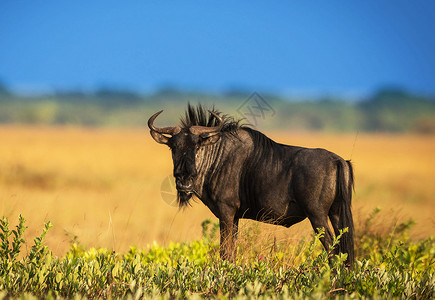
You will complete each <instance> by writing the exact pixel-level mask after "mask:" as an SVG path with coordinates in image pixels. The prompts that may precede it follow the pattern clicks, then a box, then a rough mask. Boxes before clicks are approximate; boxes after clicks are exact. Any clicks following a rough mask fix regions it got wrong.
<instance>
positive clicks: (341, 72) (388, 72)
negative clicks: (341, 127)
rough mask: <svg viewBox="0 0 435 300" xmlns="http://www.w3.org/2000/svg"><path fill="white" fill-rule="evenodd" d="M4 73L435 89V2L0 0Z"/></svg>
mask: <svg viewBox="0 0 435 300" xmlns="http://www.w3.org/2000/svg"><path fill="white" fill-rule="evenodd" d="M0 81H2V82H4V83H5V84H7V85H8V86H10V87H12V88H14V89H16V90H20V91H25V92H29V91H30V92H31V91H46V90H52V89H74V88H78V89H84V90H93V89H96V88H98V87H101V86H108V85H112V86H115V87H118V88H128V89H136V90H139V91H143V92H147V91H153V90H154V89H156V88H159V87H161V86H165V85H174V86H176V87H179V88H184V89H197V90H202V91H211V92H220V91H223V90H225V89H228V88H232V87H241V88H244V89H247V90H249V91H254V90H255V91H268V92H275V93H281V94H304V93H306V94H319V93H320V94H331V93H333V94H364V93H367V92H371V91H374V90H376V89H378V88H379V87H382V86H398V87H403V88H405V89H408V90H410V91H414V92H420V93H428V94H432V95H433V94H435V1H430V0H427V1H419V0H417V1H402V0H394V1H379V0H378V1H373V0H364V1H273V2H272V1H219V2H217V1H215V2H213V3H212V2H211V1H208V2H206V1H107V0H106V1H100V0H94V1H81V0H79V1H17V0H2V1H0Z"/></svg>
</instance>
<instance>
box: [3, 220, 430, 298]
mask: <svg viewBox="0 0 435 300" xmlns="http://www.w3.org/2000/svg"><path fill="white" fill-rule="evenodd" d="M368 223H370V218H369V219H368ZM405 223H406V222H405ZM405 223H402V224H399V225H398V226H395V232H391V233H390V234H389V235H388V236H384V237H383V238H381V237H380V236H377V235H375V234H372V233H370V232H371V231H370V230H369V233H368V234H367V235H364V234H359V235H358V239H359V240H358V241H357V245H359V247H362V248H363V250H362V251H359V252H358V253H359V255H358V257H357V262H356V265H355V266H354V269H352V270H350V269H348V268H346V267H345V266H344V261H345V259H346V255H343V254H342V255H339V256H336V257H334V258H333V259H329V253H328V252H327V251H325V250H323V248H322V247H321V245H320V242H319V237H320V236H321V235H322V233H319V234H317V235H314V236H313V237H312V239H311V241H310V242H308V243H303V242H301V244H298V245H296V246H295V248H294V249H296V251H298V252H299V253H297V255H298V256H299V258H300V261H301V263H294V261H295V260H294V257H289V256H292V255H293V256H294V255H296V254H295V252H292V251H294V249H293V250H292V251H290V250H286V249H288V248H289V247H282V246H281V245H274V246H273V247H272V248H271V251H270V252H268V253H267V254H261V255H251V254H249V253H246V249H239V255H238V261H237V262H236V263H235V264H232V263H228V262H224V261H221V260H220V259H219V256H218V254H217V253H218V252H219V251H218V248H219V245H218V243H217V242H216V241H215V240H216V239H215V236H216V235H217V228H218V224H216V223H214V222H212V221H209V220H206V221H204V222H203V224H202V225H203V233H204V237H203V239H202V240H199V241H194V242H185V243H171V244H170V245H169V246H168V247H160V246H158V245H155V244H154V245H151V246H149V247H148V248H147V249H137V248H131V249H130V251H129V252H128V253H125V254H120V253H116V252H114V251H110V250H108V249H95V248H91V249H89V250H87V249H84V248H83V247H81V246H80V245H78V244H77V243H74V244H73V245H72V246H71V249H70V250H69V252H68V253H67V254H66V255H65V256H63V257H60V258H59V257H55V256H54V255H53V254H52V252H51V251H50V250H49V249H48V248H47V247H46V246H44V245H43V239H44V237H45V235H46V234H47V232H48V230H49V228H50V227H51V224H50V222H48V223H46V224H45V225H44V228H43V231H42V234H41V235H40V236H39V237H36V238H35V239H34V244H33V246H32V247H31V249H30V251H29V253H23V251H22V247H23V244H24V243H25V241H24V240H23V238H22V237H23V233H24V231H25V229H26V227H25V225H24V224H25V221H24V219H23V218H22V217H21V216H20V217H19V223H18V225H17V226H16V228H15V229H13V230H10V229H9V222H8V220H7V219H6V218H3V219H2V220H1V221H0V239H1V241H0V243H1V244H0V298H2V297H7V298H22V297H24V298H27V297H37V298H41V297H44V298H45V297H55V298H73V297H87V298H109V297H111V298H135V299H137V298H141V297H146V298H154V297H163V298H187V297H201V298H215V297H224V298H228V297H230V298H233V297H235V298H263V297H273V298H280V299H287V298H295V299H302V298H310V299H311V298H334V297H342V298H361V297H368V298H383V299H387V298H388V299H390V298H397V299H433V298H434V297H435V278H434V275H433V274H434V271H435V270H434V269H435V267H434V263H435V259H434V254H435V242H434V239H433V238H428V239H425V240H420V241H411V240H410V239H409V238H408V237H406V231H407V230H408V229H409V228H410V226H409V224H408V223H406V224H405ZM403 224H405V225H403ZM407 224H408V225H407ZM402 225H403V226H402ZM367 226H369V225H367ZM398 227H400V228H398ZM398 229H400V230H398ZM384 240H385V241H386V242H384ZM337 242H338V239H336V240H335V243H337ZM274 244H275V242H274ZM285 248H286V249H285ZM245 256H247V257H248V259H246V257H245Z"/></svg>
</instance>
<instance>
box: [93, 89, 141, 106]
mask: <svg viewBox="0 0 435 300" xmlns="http://www.w3.org/2000/svg"><path fill="white" fill-rule="evenodd" d="M95 97H96V98H97V99H98V102H100V103H101V104H103V105H108V106H113V105H134V104H138V103H139V102H141V100H142V98H141V96H140V95H139V94H137V93H136V92H134V91H131V90H128V89H120V88H113V87H102V88H100V89H99V90H97V92H96V93H95Z"/></svg>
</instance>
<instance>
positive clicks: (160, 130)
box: [148, 110, 181, 135]
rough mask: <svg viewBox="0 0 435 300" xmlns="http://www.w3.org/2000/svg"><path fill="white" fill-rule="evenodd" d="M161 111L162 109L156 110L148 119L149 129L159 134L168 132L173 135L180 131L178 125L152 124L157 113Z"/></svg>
mask: <svg viewBox="0 0 435 300" xmlns="http://www.w3.org/2000/svg"><path fill="white" fill-rule="evenodd" d="M162 111H163V110H161V111H159V112H156V113H155V114H154V115H152V116H151V118H150V119H149V120H148V127H149V128H150V129H151V131H155V132H157V133H160V134H170V135H175V134H177V133H179V132H180V131H181V128H180V126H172V127H162V128H160V127H156V126H154V120H155V119H156V118H157V116H158V115H160V114H161V113H162Z"/></svg>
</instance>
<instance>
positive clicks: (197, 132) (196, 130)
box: [189, 110, 224, 135]
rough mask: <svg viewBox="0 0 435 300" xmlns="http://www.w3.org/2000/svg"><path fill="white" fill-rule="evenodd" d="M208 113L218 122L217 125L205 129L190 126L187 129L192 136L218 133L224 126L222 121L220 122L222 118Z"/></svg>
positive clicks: (203, 127)
mask: <svg viewBox="0 0 435 300" xmlns="http://www.w3.org/2000/svg"><path fill="white" fill-rule="evenodd" d="M209 113H211V114H212V115H213V116H214V117H215V118H216V120H218V122H219V124H218V126H215V127H206V126H192V127H190V128H189V131H190V132H191V133H192V134H194V135H201V134H204V133H208V134H212V133H219V132H220V131H221V129H222V127H223V126H224V121H223V120H222V117H221V116H219V115H218V114H216V113H215V112H212V111H210V110H209Z"/></svg>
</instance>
